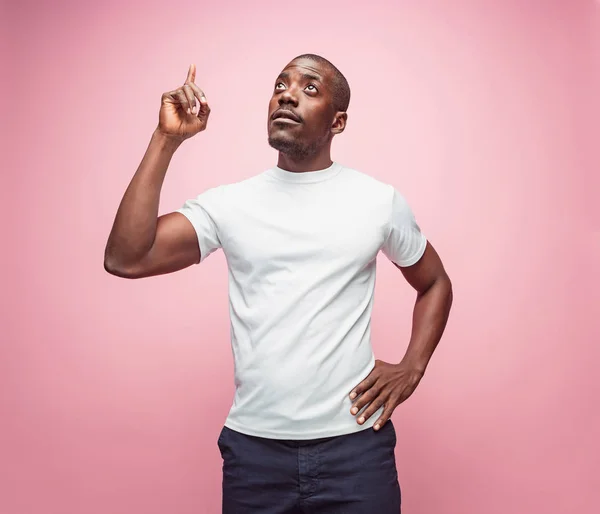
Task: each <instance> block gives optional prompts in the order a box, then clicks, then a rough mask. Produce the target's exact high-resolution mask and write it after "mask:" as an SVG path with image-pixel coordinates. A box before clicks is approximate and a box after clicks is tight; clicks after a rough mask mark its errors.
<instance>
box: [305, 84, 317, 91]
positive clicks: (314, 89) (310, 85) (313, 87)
mask: <svg viewBox="0 0 600 514" xmlns="http://www.w3.org/2000/svg"><path fill="white" fill-rule="evenodd" d="M309 87H312V89H309V91H310V92H311V93H312V92H314V91H317V88H316V87H315V86H314V85H313V84H309V85H308V86H306V89H308V88H309Z"/></svg>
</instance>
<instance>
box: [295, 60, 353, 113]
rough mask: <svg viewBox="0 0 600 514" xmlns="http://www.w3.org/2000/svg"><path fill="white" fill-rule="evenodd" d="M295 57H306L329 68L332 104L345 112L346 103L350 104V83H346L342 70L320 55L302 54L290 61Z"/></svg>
mask: <svg viewBox="0 0 600 514" xmlns="http://www.w3.org/2000/svg"><path fill="white" fill-rule="evenodd" d="M297 59H308V60H310V61H313V62H316V63H317V64H321V65H324V66H326V67H328V68H329V69H330V70H331V72H332V75H333V84H332V89H333V106H334V107H335V110H336V111H342V112H346V111H347V110H348V105H349V104H350V85H349V84H348V81H347V80H346V77H344V75H343V74H342V72H341V71H340V70H338V69H337V68H336V67H335V66H334V65H333V64H332V63H331V62H330V61H328V60H327V59H325V57H321V56H320V55H316V54H302V55H299V56H298V57H295V58H294V59H292V61H295V60H297Z"/></svg>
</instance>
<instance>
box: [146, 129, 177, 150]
mask: <svg viewBox="0 0 600 514" xmlns="http://www.w3.org/2000/svg"><path fill="white" fill-rule="evenodd" d="M184 141H185V138H182V137H180V136H173V135H169V134H165V133H164V132H162V131H161V130H160V129H159V128H158V127H156V128H155V129H154V132H153V134H152V142H154V143H156V144H157V145H158V146H159V147H160V148H161V149H162V150H168V151H171V152H174V151H175V150H177V149H178V148H179V146H180V145H181V143H183V142H184Z"/></svg>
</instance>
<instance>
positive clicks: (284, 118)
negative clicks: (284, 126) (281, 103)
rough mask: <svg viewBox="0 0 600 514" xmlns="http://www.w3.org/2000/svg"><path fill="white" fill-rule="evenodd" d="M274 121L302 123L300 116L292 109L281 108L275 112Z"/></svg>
mask: <svg viewBox="0 0 600 514" xmlns="http://www.w3.org/2000/svg"><path fill="white" fill-rule="evenodd" d="M271 118H272V121H274V122H275V121H280V122H292V123H300V118H299V117H298V116H297V115H296V114H294V113H293V112H292V111H288V110H286V109H279V110H277V111H275V112H274V113H273V116H272V117H271Z"/></svg>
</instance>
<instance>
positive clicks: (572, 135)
mask: <svg viewBox="0 0 600 514" xmlns="http://www.w3.org/2000/svg"><path fill="white" fill-rule="evenodd" d="M52 3H53V4H55V5H59V6H58V7H49V6H48V5H46V3H45V2H44V3H43V2H33V1H31V0H29V1H26V2H21V3H20V4H19V6H18V7H17V6H14V5H12V6H11V7H10V8H9V7H6V6H5V5H4V4H3V10H4V14H6V15H7V16H8V17H4V16H2V18H3V19H4V21H3V23H5V24H6V25H7V26H8V29H7V30H6V31H3V34H4V35H3V36H2V37H3V38H5V39H3V41H2V45H3V46H2V51H3V55H4V57H5V59H6V60H5V62H6V63H7V64H8V66H12V69H11V68H7V67H5V68H4V70H3V71H4V73H3V81H4V85H5V87H6V89H5V92H4V95H3V100H4V102H3V109H4V116H3V117H4V119H5V121H8V123H6V127H5V129H3V137H2V145H3V147H6V148H4V152H3V155H6V156H7V157H6V158H5V164H6V166H3V167H2V168H3V170H2V186H0V191H1V194H2V209H3V211H4V215H3V217H2V219H3V222H2V223H3V225H4V230H3V233H4V234H5V237H4V239H3V240H4V243H5V244H6V246H5V249H4V251H3V252H2V253H3V255H2V260H3V261H4V262H3V268H4V271H5V275H6V276H5V277H4V278H3V281H2V282H3V285H4V287H3V288H2V289H3V295H2V296H3V297H2V307H3V308H2V345H1V346H0V351H1V354H0V419H1V420H2V421H1V424H0V430H1V435H2V437H1V439H0V440H1V442H2V448H0V450H1V453H0V455H2V457H1V459H0V460H1V465H0V472H1V475H0V479H1V480H0V512H1V513H2V514H105V513H110V514H134V513H135V514H142V513H143V514H164V513H166V512H168V513H176V514H197V513H209V514H210V513H217V512H219V508H220V489H219V487H220V479H221V476H220V457H219V454H218V449H217V446H216V439H217V435H218V432H219V430H220V428H221V426H222V423H223V421H224V419H225V416H226V413H227V411H228V408H229V405H230V401H231V398H232V393H233V384H232V362H231V351H230V348H229V341H228V337H229V327H228V318H227V314H228V311H227V288H226V285H227V284H226V279H227V278H226V263H225V259H224V257H223V255H222V253H220V252H219V253H218V254H216V255H214V256H212V257H211V258H210V259H209V260H207V261H206V262H205V263H203V264H202V265H201V266H198V267H194V268H192V269H188V270H185V271H182V272H180V273H177V274H174V275H171V276H164V277H157V278H152V279H146V280H141V281H125V280H121V279H117V278H115V277H112V276H110V275H108V274H106V273H105V272H104V270H103V266H102V256H103V249H104V244H105V241H106V237H107V235H108V231H109V229H110V226H111V224H112V220H113V217H114V214H115V210H116V208H117V206H118V202H119V200H120V198H121V196H122V194H123V192H124V190H125V187H126V186H127V184H128V182H129V180H130V178H131V176H132V174H133V172H134V171H135V169H136V167H137V165H138V164H139V161H140V159H141V157H142V155H143V152H144V150H145V148H146V145H147V143H148V140H149V137H150V134H151V133H152V130H153V129H154V126H155V124H156V122H157V114H158V107H159V103H160V95H161V93H162V92H163V91H166V90H170V89H173V88H175V87H177V86H178V85H179V84H180V83H182V81H183V80H184V79H185V77H186V72H187V69H188V66H189V64H190V63H191V62H195V63H196V64H197V67H198V77H197V82H198V83H199V84H200V85H201V87H203V88H204V90H205V91H206V94H207V98H208V100H209V102H210V104H211V106H212V114H211V120H210V123H209V128H208V130H207V131H206V132H205V133H203V134H201V135H200V136H198V137H196V138H194V139H193V140H191V141H188V142H186V144H185V145H184V146H183V147H182V148H181V149H180V150H179V152H178V154H177V155H176V156H175V158H174V160H173V162H172V165H171V169H170V172H169V174H168V176H167V180H166V183H165V187H164V190H163V196H162V203H161V212H163V213H164V212H168V211H171V210H173V209H175V208H177V207H179V206H180V205H181V204H182V202H183V201H184V200H185V199H187V198H189V197H190V196H195V195H196V194H197V193H199V192H200V191H202V190H204V189H206V188H207V187H210V186H213V185H216V184H219V183H223V182H229V181H234V180H238V179H242V178H244V177H248V176H250V175H253V174H255V173H258V172H260V171H262V170H263V169H265V168H266V167H268V166H270V165H272V164H273V163H274V162H275V158H276V154H275V152H274V151H273V150H272V149H270V148H269V147H268V145H267V143H266V112H267V102H268V98H269V95H270V91H271V87H272V82H273V80H274V78H275V76H276V74H277V73H278V72H279V71H280V69H281V68H282V67H283V66H284V65H285V64H286V63H287V61H288V60H289V59H291V58H292V57H293V56H294V55H296V54H299V53H303V52H316V53H321V54H323V55H324V56H325V57H327V58H329V59H331V60H332V61H333V62H334V63H336V64H337V65H338V66H339V67H340V69H341V70H342V71H343V72H344V73H345V74H346V76H347V77H348V79H349V81H350V84H351V87H352V93H353V98H352V102H351V106H350V111H349V125H348V129H347V131H346V133H345V134H344V135H343V136H341V137H339V138H338V140H337V141H336V142H335V144H334V158H335V159H336V160H338V161H340V162H342V163H344V164H347V165H351V166H354V167H357V168H358V169H360V170H362V171H364V172H366V173H369V174H372V175H374V176H375V177H378V178H380V179H382V180H386V181H389V182H392V183H393V184H395V185H396V186H397V187H398V188H399V189H400V190H401V191H403V193H404V194H405V196H407V197H408V199H409V201H410V202H411V204H412V206H413V208H414V210H415V211H416V213H417V215H418V219H419V221H420V224H421V225H422V227H423V229H424V230H425V231H426V233H427V235H428V236H429V237H430V239H431V240H432V242H433V243H434V245H435V246H436V247H437V249H438V250H439V252H440V254H441V255H442V257H443V260H444V262H445V264H446V267H447V269H448V271H449V273H450V275H451V277H452V278H453V281H454V287H455V304H454V309H453V312H452V316H451V320H450V323H449V325H448V328H447V332H446V335H445V337H444V340H443V342H442V344H441V346H440V347H439V349H438V351H437V353H436V355H435V357H434V359H433V361H432V363H431V365H430V367H429V369H428V372H427V375H426V377H425V379H424V381H423V382H422V383H421V385H420V387H419V389H418V390H417V392H416V393H415V395H414V396H413V397H412V398H411V399H410V400H409V401H408V402H407V403H405V404H404V405H402V406H400V407H399V408H398V409H397V410H396V412H395V415H394V421H395V423H396V427H397V430H398V435H399V442H398V449H397V460H398V466H399V473H400V479H401V486H402V489H403V497H404V506H405V509H404V510H405V512H406V513H408V514H501V513H502V514H506V513H511V514H512V513H514V514H521V513H524V514H525V513H527V514H537V513H540V514H541V513H544V514H550V513H556V514H558V513H561V514H567V513H568V514H570V513H578V514H584V513H585V514H591V513H592V512H597V508H598V507H597V505H598V501H599V499H598V496H599V491H600V473H599V470H598V464H599V462H600V456H599V443H598V434H599V433H600V415H599V410H598V405H599V402H598V393H600V387H599V385H600V384H599V378H598V377H599V375H598V371H597V369H598V359H600V347H599V345H598V343H599V340H600V324H599V321H598V318H599V315H600V312H599V309H598V306H599V305H600V295H599V292H600V280H599V278H600V277H599V272H598V261H599V259H600V211H599V209H598V192H599V191H600V187H599V182H598V170H599V169H600V159H599V158H598V150H597V146H595V143H597V140H598V119H599V118H600V116H599V115H600V110H599V104H598V100H597V98H598V97H597V94H598V91H599V90H600V88H599V86H600V80H599V76H598V67H599V63H600V47H599V37H600V36H599V35H600V24H599V18H600V3H599V2H596V1H592V0H587V1H583V0H582V1H576V0H564V1H562V2H558V1H551V0H544V1H542V0H539V1H537V0H536V1H527V0H520V1H517V0H505V1H500V2H499V1H495V2H488V1H481V0H463V1H458V2H456V1H455V2H445V1H442V0H438V1H433V0H429V1H419V2H416V1H408V0H406V1H397V2H391V1H390V2H383V1H380V0H372V1H370V2H367V3H366V4H359V3H358V2H357V3H356V4H355V5H354V6H353V5H352V4H351V3H349V2H347V1H345V2H342V1H332V2H309V3H298V2H294V3H285V2H268V1H259V2H257V1H254V2H249V3H242V2H231V1H229V2H222V1H220V2H217V1H216V0H211V1H208V2H206V1H205V2H198V1H196V2H189V1H186V0H182V1H180V2H176V3H165V2H128V3H121V2H117V1H116V0H112V1H109V2H92V3H84V2H79V3H76V2H52ZM322 4H326V6H325V7H323V6H322ZM7 10H8V12H6V11H7ZM7 41H8V44H6V43H7ZM593 67H595V69H593ZM594 72H595V75H594ZM594 81H595V82H594ZM7 286H8V287H7ZM594 288H595V289H594ZM412 302H413V294H412V292H411V291H410V290H409V288H408V286H407V285H405V284H404V283H403V279H402V277H401V275H400V273H398V272H397V270H396V269H395V268H394V267H393V266H392V265H391V264H390V263H389V262H387V261H386V260H385V258H382V259H381V261H380V268H379V275H378V285H377V293H376V306H375V312H374V326H373V335H374V346H375V349H376V353H377V356H378V357H379V358H382V359H384V360H389V361H394V360H399V359H400V358H401V356H402V354H403V350H404V348H405V345H406V343H407V340H408V334H409V330H410V311H411V306H412Z"/></svg>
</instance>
